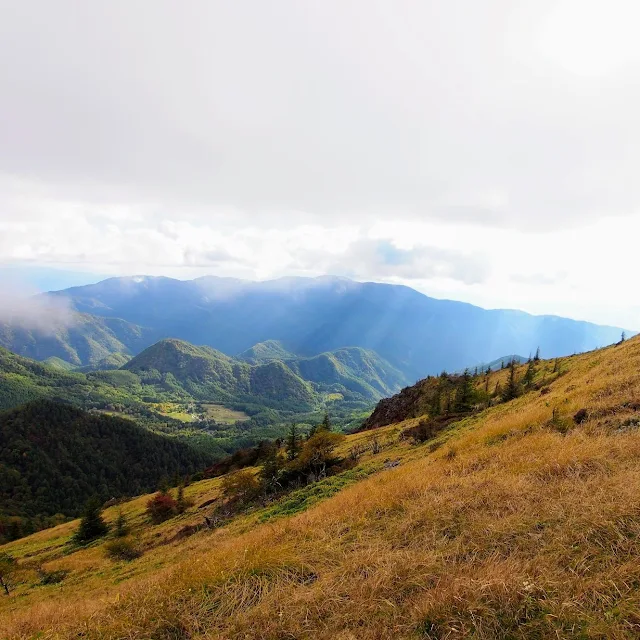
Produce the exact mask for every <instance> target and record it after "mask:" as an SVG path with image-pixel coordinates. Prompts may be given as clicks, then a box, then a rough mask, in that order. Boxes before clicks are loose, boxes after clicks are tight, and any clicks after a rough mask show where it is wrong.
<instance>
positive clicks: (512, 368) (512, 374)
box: [502, 360, 520, 402]
mask: <svg viewBox="0 0 640 640" xmlns="http://www.w3.org/2000/svg"><path fill="white" fill-rule="evenodd" d="M519 394H520V386H519V384H518V379H517V376H516V361H515V360H511V364H510V365H509V380H508V381H507V386H506V387H505V389H504V391H503V392H502V399H503V400H504V402H508V401H509V400H513V399H514V398H517V397H518V395H519Z"/></svg>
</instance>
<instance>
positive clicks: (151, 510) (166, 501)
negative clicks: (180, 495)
mask: <svg viewBox="0 0 640 640" xmlns="http://www.w3.org/2000/svg"><path fill="white" fill-rule="evenodd" d="M176 513H178V503H177V502H176V501H175V500H174V499H173V498H172V497H171V496H170V495H169V494H167V493H157V494H156V495H155V496H153V498H150V499H149V501H148V502H147V515H148V516H149V517H150V518H151V521H152V522H153V523H154V524H159V523H160V522H164V521H165V520H168V519H169V518H173V516H175V515H176Z"/></svg>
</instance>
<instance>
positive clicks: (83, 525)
mask: <svg viewBox="0 0 640 640" xmlns="http://www.w3.org/2000/svg"><path fill="white" fill-rule="evenodd" d="M107 531H109V527H108V526H107V524H106V522H105V521H104V520H103V519H102V505H101V504H100V500H98V498H92V499H90V500H89V501H88V502H87V504H86V505H85V507H84V512H83V514H82V519H81V520H80V526H79V527H78V530H77V531H76V533H75V535H74V536H73V539H74V540H75V542H77V543H80V544H82V543H84V542H90V541H91V540H95V539H96V538H100V537H102V536H104V535H105V534H106V533H107Z"/></svg>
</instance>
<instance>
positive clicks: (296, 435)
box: [287, 422, 301, 460]
mask: <svg viewBox="0 0 640 640" xmlns="http://www.w3.org/2000/svg"><path fill="white" fill-rule="evenodd" d="M300 440H301V438H300V431H299V429H298V425H297V424H296V423H295V422H292V423H291V426H290V427H289V433H288V434H287V459H288V460H295V459H296V458H297V457H298V455H299V454H300Z"/></svg>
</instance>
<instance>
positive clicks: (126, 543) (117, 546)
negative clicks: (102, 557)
mask: <svg viewBox="0 0 640 640" xmlns="http://www.w3.org/2000/svg"><path fill="white" fill-rule="evenodd" d="M104 551H105V554H106V556H107V557H108V558H111V560H125V561H127V562H129V561H130V560H135V559H136V558H139V557H140V556H141V555H142V553H141V552H140V550H139V549H137V548H136V547H135V545H134V544H133V542H132V541H131V539H130V538H117V539H116V540H111V541H109V542H107V544H106V545H105V546H104Z"/></svg>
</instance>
